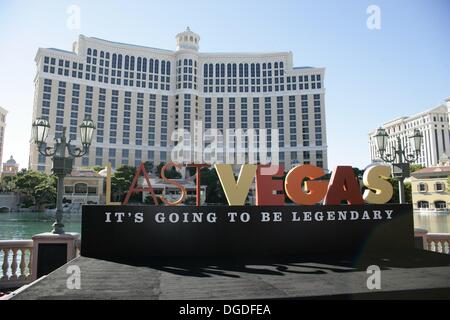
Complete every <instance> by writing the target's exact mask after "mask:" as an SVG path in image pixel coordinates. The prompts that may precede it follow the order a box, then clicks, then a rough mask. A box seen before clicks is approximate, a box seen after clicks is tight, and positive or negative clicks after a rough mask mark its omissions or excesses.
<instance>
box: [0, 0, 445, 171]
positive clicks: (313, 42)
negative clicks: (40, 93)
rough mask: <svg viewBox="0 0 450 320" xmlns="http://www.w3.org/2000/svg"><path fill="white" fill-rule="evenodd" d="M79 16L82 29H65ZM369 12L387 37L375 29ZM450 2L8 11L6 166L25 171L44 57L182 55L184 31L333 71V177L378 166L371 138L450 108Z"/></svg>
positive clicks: (1, 9) (3, 78)
mask: <svg viewBox="0 0 450 320" xmlns="http://www.w3.org/2000/svg"><path fill="white" fill-rule="evenodd" d="M70 5H77V6H79V8H80V9H81V28H80V29H79V30H70V29H69V28H67V27H66V21H67V19H68V16H69V15H68V14H67V12H66V10H67V8H68V7H69V6H70ZM369 5H377V6H378V7H379V8H380V10H381V29H380V30H369V29H368V28H367V26H366V20H367V18H368V16H369V15H368V14H367V13H366V10H367V7H368V6H369ZM449 14H450V1H449V0H432V1H424V0H423V1H419V0H417V1H414V0H411V1H399V0H396V1H384V0H383V1H379V0H371V1H364V0H359V1H356V0H355V1H332V0H329V1H324V0H319V1H317V0H316V1H299V0H297V1H283V0H278V1H243V0H241V1H234V0H231V1H230V0H228V1H211V0H210V1H189V2H187V1H170V0H165V1H133V0H127V1H106V0H102V1H92V0H91V1H74V0H71V1H61V0H54V1H45V0H43V1H39V5H37V3H36V2H35V1H21V0H19V1H18V0H14V1H13V0H1V1H0V43H1V50H0V106H2V107H4V108H6V109H7V110H9V112H10V113H9V115H8V117H7V123H8V124H7V129H6V137H5V147H4V156H3V160H5V159H6V158H7V157H9V155H11V154H12V155H14V157H15V158H16V160H17V161H18V162H19V163H20V165H21V167H26V166H27V165H28V153H29V145H28V141H29V138H30V132H31V125H30V124H31V120H32V119H31V118H32V106H33V94H34V85H33V79H34V76H35V63H34V56H35V54H36V51H37V49H38V47H55V48H60V49H65V50H71V48H72V43H73V41H75V40H76V39H77V37H78V34H79V33H82V34H84V35H87V36H95V37H100V38H104V39H108V40H112V41H118V42H127V43H133V44H139V45H147V46H152V47H158V48H164V49H171V50H173V49H175V39H174V37H175V35H176V34H177V33H178V32H180V31H183V30H184V29H185V28H186V26H190V27H191V29H192V30H193V31H195V32H197V33H198V34H200V36H201V41H200V50H201V51H206V52H208V51H212V52H215V51H220V52H227V51H232V52H236V51H244V52H245V51H251V52H255V51H292V52H293V56H294V65H295V66H318V67H325V68H326V76H325V87H326V116H327V135H328V146H329V149H328V150H329V166H330V168H332V167H334V166H335V165H337V164H349V165H354V166H358V167H365V166H366V165H367V164H369V161H370V159H369V151H368V143H367V133H368V132H369V131H370V130H371V129H374V128H376V127H377V126H379V125H380V124H382V123H384V122H386V121H388V120H391V119H393V118H396V117H400V116H403V115H410V114H414V113H417V112H420V111H423V110H425V109H428V108H431V107H434V106H436V105H438V104H440V103H442V101H443V100H444V99H445V98H447V97H450V41H449V34H450V19H449Z"/></svg>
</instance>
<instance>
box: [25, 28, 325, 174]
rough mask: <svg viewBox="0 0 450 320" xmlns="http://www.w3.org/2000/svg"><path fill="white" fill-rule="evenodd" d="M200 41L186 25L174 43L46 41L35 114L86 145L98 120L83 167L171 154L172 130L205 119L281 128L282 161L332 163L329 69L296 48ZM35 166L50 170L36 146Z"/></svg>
mask: <svg viewBox="0 0 450 320" xmlns="http://www.w3.org/2000/svg"><path fill="white" fill-rule="evenodd" d="M199 43H200V36H199V35H198V34H196V33H194V32H192V31H191V30H189V28H187V29H186V31H184V32H181V33H179V34H178V35H176V50H175V51H173V50H164V49H156V48H151V47H144V46H139V45H131V44H125V43H119V42H112V41H107V40H103V39H98V38H94V37H86V36H83V35H80V36H79V38H78V41H76V42H75V43H74V44H73V50H72V51H65V50H60V49H55V48H39V50H38V52H37V54H36V58H35V61H36V66H37V70H36V77H35V97H34V107H33V119H30V120H34V119H36V118H38V117H42V118H46V119H47V120H48V121H49V122H50V125H51V129H50V132H49V137H48V141H51V140H52V139H53V138H54V137H60V136H61V134H62V130H63V126H65V127H67V134H68V135H69V137H68V138H70V139H72V140H73V141H74V142H75V143H78V145H79V144H80V142H79V140H80V136H79V132H78V130H79V129H78V126H79V125H80V123H81V121H82V120H83V119H84V118H85V117H90V118H91V119H92V120H93V121H94V122H95V124H96V126H97V129H96V130H95V133H94V138H93V144H92V146H91V148H90V152H89V154H88V155H86V156H84V157H82V158H78V159H76V160H75V167H77V168H80V167H87V166H94V165H100V166H104V165H106V163H108V162H110V163H111V164H112V167H113V168H114V167H118V166H120V165H121V164H127V165H133V166H136V165H137V164H139V163H140V162H145V161H147V160H148V161H152V162H154V163H155V165H157V164H159V163H160V162H167V161H169V160H170V157H171V150H172V148H173V147H174V144H173V142H172V141H171V140H170V138H171V133H172V132H173V131H174V130H175V129H178V128H183V129H186V130H189V131H190V132H193V131H194V129H195V128H194V124H195V123H196V121H201V122H202V128H201V129H202V131H203V132H205V131H206V130H208V129H218V130H225V129H244V130H247V129H257V130H259V129H269V130H272V129H278V130H279V131H278V140H279V142H278V144H279V155H278V156H279V159H280V162H281V163H284V164H285V166H286V167H288V168H289V166H291V165H292V164H296V163H305V164H308V163H310V164H314V165H317V166H319V167H323V168H324V169H327V166H328V160H327V158H328V156H327V138H326V123H325V88H324V74H325V69H324V68H316V67H295V66H294V65H293V55H292V52H268V53H204V52H199ZM267 135H269V133H268V134H267ZM224 143H226V141H225V142H224ZM267 145H268V147H269V148H270V147H271V141H270V140H269V141H267ZM202 146H203V147H207V142H205V144H204V145H203V143H202ZM29 167H30V168H32V169H37V170H40V171H46V172H50V170H51V159H49V158H46V157H44V156H42V155H40V154H39V152H38V151H37V149H36V146H35V145H34V144H30V157H29Z"/></svg>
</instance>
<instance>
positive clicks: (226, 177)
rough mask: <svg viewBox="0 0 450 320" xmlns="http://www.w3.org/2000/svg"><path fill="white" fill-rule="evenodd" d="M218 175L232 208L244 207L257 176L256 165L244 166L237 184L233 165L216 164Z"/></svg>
mask: <svg viewBox="0 0 450 320" xmlns="http://www.w3.org/2000/svg"><path fill="white" fill-rule="evenodd" d="M214 167H215V168H216V171H217V175H218V176H219V179H220V183H221V184H222V188H223V192H224V193H225V196H226V197H227V201H228V204H229V205H230V206H242V205H244V204H245V199H246V198H247V195H248V191H249V190H250V185H251V184H252V181H253V178H254V177H255V175H256V168H257V165H256V164H244V165H242V166H241V171H240V172H239V176H238V179H237V182H236V181H235V179H234V174H233V167H232V165H231V164H215V165H214Z"/></svg>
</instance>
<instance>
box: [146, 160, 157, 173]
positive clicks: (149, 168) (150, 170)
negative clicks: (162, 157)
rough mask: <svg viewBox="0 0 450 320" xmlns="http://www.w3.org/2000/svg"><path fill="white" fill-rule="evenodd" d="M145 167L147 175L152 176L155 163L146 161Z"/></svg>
mask: <svg viewBox="0 0 450 320" xmlns="http://www.w3.org/2000/svg"><path fill="white" fill-rule="evenodd" d="M144 167H145V171H147V173H148V174H150V175H151V174H152V173H153V170H154V167H155V165H154V164H153V162H150V161H145V162H144Z"/></svg>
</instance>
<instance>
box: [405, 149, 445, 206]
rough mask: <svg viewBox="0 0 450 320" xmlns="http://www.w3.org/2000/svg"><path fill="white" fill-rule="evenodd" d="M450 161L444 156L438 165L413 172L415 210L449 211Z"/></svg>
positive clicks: (412, 186) (412, 185) (412, 183)
mask: <svg viewBox="0 0 450 320" xmlns="http://www.w3.org/2000/svg"><path fill="white" fill-rule="evenodd" d="M449 176H450V161H449V160H448V157H443V159H442V160H441V161H440V163H439V164H438V165H436V166H431V167H428V168H424V169H420V170H417V171H415V172H413V173H411V179H410V180H411V190H412V201H413V207H414V210H415V211H418V212H436V213H449V212H450V210H449V208H450V188H449V184H448V178H449Z"/></svg>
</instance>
